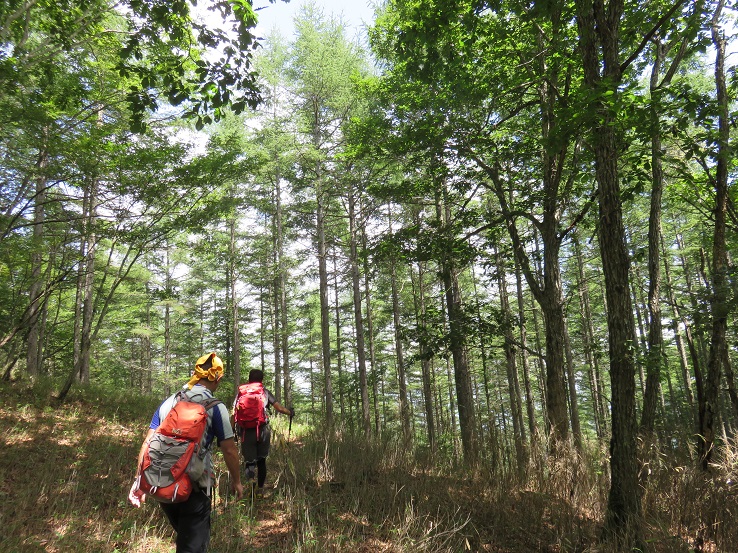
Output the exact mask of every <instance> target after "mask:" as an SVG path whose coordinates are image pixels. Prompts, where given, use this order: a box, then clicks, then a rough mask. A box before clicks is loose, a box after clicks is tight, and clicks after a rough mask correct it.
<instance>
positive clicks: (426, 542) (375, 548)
mask: <svg viewBox="0 0 738 553" xmlns="http://www.w3.org/2000/svg"><path fill="white" fill-rule="evenodd" d="M0 394H2V397H3V401H2V403H1V404H0V423H1V424H2V428H4V429H5V432H4V433H3V442H4V443H3V445H4V447H3V454H2V455H1V456H0V500H1V502H0V505H2V507H1V508H0V527H1V528H2V529H3V532H2V533H1V535H0V551H2V552H14V553H16V552H17V553H24V552H49V553H50V552H59V553H74V552H85V553H98V552H103V551H104V552H111V551H113V552H114V551H120V552H123V551H125V552H140V553H143V552H162V553H173V551H174V547H173V542H172V536H173V535H172V532H171V530H170V529H169V528H168V526H167V525H166V523H165V522H164V519H163V516H162V515H161V513H160V512H159V509H158V508H157V506H156V505H155V504H153V503H152V502H150V503H147V504H146V506H145V507H144V508H143V509H138V510H137V509H133V508H132V507H130V506H129V505H128V504H127V502H126V495H127V492H128V488H129V487H130V484H131V481H132V478H133V473H134V470H135V459H136V455H137V452H138V447H139V445H140V440H141V438H142V436H143V434H144V432H145V428H146V426H147V422H148V420H149V417H150V415H151V412H152V411H153V409H154V408H155V407H156V405H157V403H158V402H157V401H156V400H151V399H146V398H137V399H136V400H135V401H123V400H122V398H121V397H113V396H112V395H110V394H107V393H99V392H95V391H94V390H92V389H89V390H85V391H84V392H79V391H76V392H75V393H74V395H73V397H72V398H70V401H68V402H67V403H66V404H64V405H63V406H61V407H58V408H54V407H51V406H50V402H49V401H48V399H47V398H48V393H47V392H43V391H42V392H39V391H38V390H36V391H34V392H31V391H24V392H21V393H19V392H18V391H17V390H16V389H14V388H11V387H10V386H9V385H7V384H4V385H2V387H1V388H0ZM40 398H41V399H40ZM274 427H275V431H274V447H273V449H272V455H271V457H270V459H269V477H268V485H269V486H270V488H271V489H270V490H269V491H268V492H267V494H266V497H265V498H263V499H257V500H255V501H251V500H247V501H243V502H240V503H234V502H232V501H229V500H228V498H227V497H226V495H225V494H223V493H216V496H215V499H214V513H213V536H212V542H211V548H210V551H211V552H217V553H226V552H233V553H236V552H239V553H240V552H243V551H251V550H258V551H268V552H288V551H299V552H316V553H317V552H320V553H325V552H327V551H336V552H339V551H340V552H349V553H350V552H367V553H368V552H380V551H385V552H405V551H408V552H410V551H412V552H415V551H427V552H457V551H458V552H460V551H485V552H497V553H519V552H527V551H530V552H559V551H560V552H564V551H572V552H574V551H578V552H585V551H589V552H593V553H594V552H595V551H605V550H604V549H602V548H600V547H599V546H597V545H596V537H597V532H598V530H599V521H600V520H601V517H602V509H603V507H602V506H603V503H604V498H605V490H606V485H605V484H604V482H603V481H602V480H603V478H602V477H601V476H600V477H599V478H598V476H597V474H596V471H588V470H586V469H584V468H582V467H579V468H575V469H572V468H570V467H572V466H573V465H572V464H571V463H565V464H563V465H562V466H560V467H555V466H553V467H543V468H541V469H534V470H540V474H545V477H543V476H541V477H538V478H533V477H530V478H529V479H528V482H529V483H528V485H527V486H526V487H525V488H522V487H520V486H515V485H513V484H512V483H511V481H507V479H506V478H505V477H504V476H500V474H499V473H497V474H494V475H493V474H491V473H484V472H479V473H476V474H463V475H461V474H459V473H457V476H454V472H453V471H451V470H440V469H439V468H438V467H433V468H431V467H428V466H422V465H421V464H420V463H418V462H417V461H414V460H412V459H411V458H410V456H409V455H407V454H406V453H405V452H403V451H402V448H400V447H398V446H397V444H396V443H394V442H393V441H391V440H386V441H383V442H380V443H374V444H372V445H367V444H363V443H361V442H358V441H352V440H351V439H348V438H345V437H344V438H342V439H337V440H332V441H330V442H328V441H326V440H325V439H322V438H321V437H315V436H312V437H311V436H309V435H308V434H306V433H305V429H303V428H299V427H297V425H296V426H295V427H293V434H292V437H291V439H290V440H289V441H288V440H287V436H286V434H287V430H286V427H285V424H284V421H283V418H282V420H277V421H275V424H274ZM295 431H297V432H295ZM295 434H300V438H299V439H295ZM216 460H217V463H218V468H219V471H221V473H222V471H223V463H222V457H221V456H220V454H217V455H216ZM665 474H666V477H665V480H664V483H661V482H660V480H659V476H658V474H654V477H653V478H652V480H651V481H652V482H656V483H657V484H658V485H659V486H663V487H664V488H665V489H666V491H664V492H663V493H661V494H659V493H656V492H657V491H658V488H656V489H654V490H653V491H651V492H650V493H647V494H646V500H645V505H646V511H647V512H648V513H649V514H648V524H647V526H648V528H649V530H648V533H649V539H650V543H651V545H652V547H653V550H654V551H658V552H664V553H666V552H675V553H676V552H682V551H685V552H686V551H688V550H689V549H688V548H687V546H686V542H687V540H683V539H677V538H676V537H672V536H670V535H669V534H670V533H677V532H678V533H680V534H682V535H684V536H687V539H688V540H689V541H691V542H693V543H695V544H699V543H700V540H702V543H703V544H704V545H703V549H696V550H701V551H726V552H728V551H731V549H730V548H731V547H732V545H728V546H722V547H721V546H715V545H714V543H712V542H713V541H714V540H717V541H718V543H723V544H735V543H738V542H737V541H735V539H736V534H737V533H736V531H735V530H721V531H717V530H716V529H715V528H716V525H715V522H716V521H717V522H719V521H720V520H730V521H732V522H734V519H732V518H731V515H730V513H731V512H736V511H735V503H736V500H735V498H732V499H730V498H731V497H732V495H734V494H732V493H730V491H731V490H727V491H725V490H723V491H725V493H724V494H723V495H722V496H721V495H719V492H720V491H721V490H720V489H716V487H715V480H714V479H713V480H710V481H704V482H703V481H702V480H699V481H698V480H692V479H691V478H687V477H686V476H681V477H680V474H679V473H678V472H674V471H673V470H669V471H667V472H666V473H665ZM677 477H680V479H679V480H678V481H677V480H675V479H676V478H677ZM531 482H532V483H533V485H531ZM220 487H221V488H222V489H223V490H225V488H226V482H225V477H224V478H222V482H221V486H220ZM706 494H712V495H711V498H710V499H709V500H708V502H707V503H705V502H704V501H703V502H702V503H699V504H698V505H697V507H691V508H687V507H678V504H680V503H682V501H683V500H689V501H699V500H700V497H704V496H705V495H706ZM680 495H681V496H683V497H679V496H680ZM721 497H722V499H720V498H721ZM726 501H727V504H726ZM706 508H712V509H713V510H714V512H710V513H709V514H708V515H706V514H705V512H704V511H705V509H706ZM695 513H697V514H695ZM698 515H699V516H698ZM718 519H719V520H718ZM677 525H679V526H678V527H677V528H676V530H674V528H675V527H676V526H677ZM722 526H724V527H727V526H728V525H727V524H724V525H722ZM669 527H671V528H672V530H670V531H668V530H667V528H669ZM721 532H722V533H721ZM708 537H709V538H710V539H709V540H708V539H707V538H708ZM731 540H732V541H731ZM734 550H736V551H738V549H734Z"/></svg>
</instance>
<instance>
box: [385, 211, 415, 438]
mask: <svg viewBox="0 0 738 553" xmlns="http://www.w3.org/2000/svg"><path fill="white" fill-rule="evenodd" d="M387 218H388V221H389V233H390V235H391V234H392V209H391V207H390V206H389V205H388V206H387ZM389 269H390V284H391V286H392V320H393V322H394V335H395V356H396V357H397V380H398V384H399V389H400V421H401V422H402V435H403V438H404V440H405V444H406V445H409V444H410V442H411V440H412V435H411V433H410V406H409V403H408V397H407V380H406V378H405V356H404V351H403V346H402V327H401V323H400V294H399V291H398V287H397V264H396V261H395V256H394V254H393V255H392V259H391V260H390V268H389Z"/></svg>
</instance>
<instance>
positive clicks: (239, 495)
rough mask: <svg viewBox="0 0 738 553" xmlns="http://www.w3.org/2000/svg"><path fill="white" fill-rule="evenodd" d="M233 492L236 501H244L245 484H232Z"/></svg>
mask: <svg viewBox="0 0 738 553" xmlns="http://www.w3.org/2000/svg"><path fill="white" fill-rule="evenodd" d="M231 491H232V492H233V493H234V494H235V496H236V500H239V499H243V484H241V482H239V483H238V484H234V483H233V482H231Z"/></svg>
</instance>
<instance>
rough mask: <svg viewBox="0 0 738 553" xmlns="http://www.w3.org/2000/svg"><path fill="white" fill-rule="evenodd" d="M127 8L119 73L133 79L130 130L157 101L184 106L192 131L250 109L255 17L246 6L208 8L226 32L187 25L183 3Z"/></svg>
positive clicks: (230, 3)
mask: <svg viewBox="0 0 738 553" xmlns="http://www.w3.org/2000/svg"><path fill="white" fill-rule="evenodd" d="M194 5H195V2H192V6H194ZM129 6H130V9H131V11H130V12H129V14H128V15H127V20H128V25H129V27H130V29H131V34H130V36H129V37H128V40H127V41H126V42H125V44H124V46H123V48H122V49H121V56H120V63H119V65H118V70H119V71H120V73H121V75H122V76H123V77H128V76H135V77H136V78H135V79H134V80H133V83H135V84H133V85H132V86H131V87H130V89H129V92H128V102H129V103H130V106H131V108H132V112H133V124H134V129H136V130H140V129H142V128H143V125H144V123H143V114H144V113H145V112H146V111H147V110H155V109H156V108H157V107H158V101H157V97H158V95H159V94H164V95H166V97H167V99H168V101H169V102H170V103H171V104H172V105H175V106H178V105H183V104H184V105H185V106H186V107H185V111H186V113H187V114H188V115H190V116H192V117H195V118H196V119H197V126H198V128H202V126H203V125H204V124H207V123H211V122H212V121H214V120H215V121H218V120H219V119H220V117H221V115H222V113H223V110H224V109H225V108H226V107H230V108H231V109H232V110H233V111H234V112H236V113H240V112H242V111H243V110H244V109H245V108H246V107H247V106H249V107H252V108H253V107H255V106H256V105H257V103H258V101H259V94H258V91H257V85H256V74H255V73H254V72H253V71H252V69H251V65H252V60H253V50H254V48H255V46H256V41H255V37H254V35H253V34H252V32H251V29H252V28H253V27H254V26H255V25H256V14H255V12H254V10H253V8H252V6H251V3H250V2H248V0H227V1H218V2H213V3H212V5H211V6H209V7H208V8H207V9H208V11H209V12H215V13H217V14H218V15H219V19H220V20H221V21H222V22H225V23H226V24H227V25H230V26H231V28H230V29H229V30H226V29H223V28H211V27H210V26H208V25H207V24H204V23H200V22H197V21H195V20H193V18H192V12H191V5H190V2H189V1H187V0H174V1H164V0H131V1H130V3H129ZM215 52H217V54H214V53H215Z"/></svg>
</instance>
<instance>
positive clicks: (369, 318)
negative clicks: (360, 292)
mask: <svg viewBox="0 0 738 553" xmlns="http://www.w3.org/2000/svg"><path fill="white" fill-rule="evenodd" d="M361 242H362V249H363V250H364V251H366V250H367V246H366V232H364V233H363V234H362V235H361ZM364 293H365V295H366V299H365V301H366V327H367V333H368V335H369V365H370V367H371V371H370V373H371V378H370V380H371V383H372V395H373V396H374V397H373V405H374V434H375V435H377V436H379V390H378V382H379V375H378V374H377V363H376V358H375V350H374V317H373V314H372V301H371V287H370V286H369V256H367V255H365V256H364Z"/></svg>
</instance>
